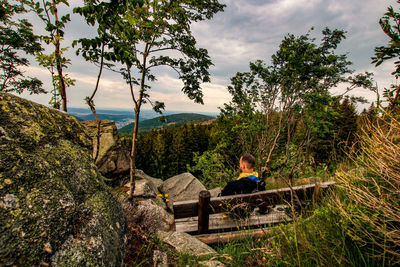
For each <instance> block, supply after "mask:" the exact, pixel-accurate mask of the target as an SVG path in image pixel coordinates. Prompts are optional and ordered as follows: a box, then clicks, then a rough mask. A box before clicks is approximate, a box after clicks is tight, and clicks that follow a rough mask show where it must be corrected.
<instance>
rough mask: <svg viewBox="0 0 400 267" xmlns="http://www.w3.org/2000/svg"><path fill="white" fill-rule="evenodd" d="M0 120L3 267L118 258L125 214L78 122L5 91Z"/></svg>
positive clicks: (1, 97) (90, 262) (96, 262)
mask: <svg viewBox="0 0 400 267" xmlns="http://www.w3.org/2000/svg"><path fill="white" fill-rule="evenodd" d="M0 126H1V127H2V128H3V129H4V131H6V133H7V135H8V137H9V139H7V140H5V139H1V137H0V218H2V219H1V220H0V232H1V233H2V238H1V239H0V266H2V265H13V264H15V265H33V266H38V265H39V264H40V262H46V263H49V264H52V265H61V266H63V265H64V266H75V265H80V264H73V263H75V262H80V263H85V265H88V266H99V265H102V264H104V263H105V262H107V263H109V264H107V265H118V262H121V255H122V250H123V235H124V231H125V218H124V215H123V213H122V208H121V206H120V204H119V202H118V201H117V200H116V199H115V198H114V196H113V195H112V194H111V193H110V192H109V190H108V188H107V186H106V185H105V184H104V183H103V182H102V179H101V178H100V177H101V176H100V174H99V172H98V170H97V168H96V166H95V165H94V163H93V160H92V157H91V152H90V148H91V141H90V138H89V137H88V135H87V134H86V132H85V131H84V128H83V127H82V126H81V125H80V124H79V122H78V121H77V120H76V119H75V118H74V117H72V116H70V115H68V114H63V113H61V112H59V111H57V110H51V109H48V108H46V107H44V106H41V105H37V104H34V103H32V102H29V101H27V100H24V99H20V98H18V97H16V96H12V95H8V94H4V93H0ZM92 224H93V225H94V227H93V229H92ZM117 224H118V225H119V227H116V225H117ZM110 226H111V227H110ZM93 240H97V241H96V242H94V243H93V242H92V241H93ZM101 248H106V249H101ZM78 256H79V257H78ZM78 258H79V260H78ZM56 263H60V264H56Z"/></svg>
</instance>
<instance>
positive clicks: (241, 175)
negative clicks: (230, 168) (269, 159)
mask: <svg viewBox="0 0 400 267" xmlns="http://www.w3.org/2000/svg"><path fill="white" fill-rule="evenodd" d="M249 176H256V177H258V172H242V173H241V174H240V175H239V177H238V178H237V180H240V179H242V178H246V177H249Z"/></svg>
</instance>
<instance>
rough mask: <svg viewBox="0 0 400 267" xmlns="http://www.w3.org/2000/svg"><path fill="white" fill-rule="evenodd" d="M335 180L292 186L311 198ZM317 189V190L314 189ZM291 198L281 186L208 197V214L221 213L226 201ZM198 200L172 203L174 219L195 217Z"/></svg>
mask: <svg viewBox="0 0 400 267" xmlns="http://www.w3.org/2000/svg"><path fill="white" fill-rule="evenodd" d="M334 184H335V182H324V183H317V184H309V185H301V186H294V187H292V190H293V193H295V194H296V195H297V197H298V199H299V200H305V199H312V198H313V197H314V194H315V193H317V192H318V194H319V191H320V190H325V189H328V188H330V187H333V186H334ZM316 189H317V190H316ZM291 198H292V191H291V189H290V188H281V189H274V190H266V191H261V192H257V193H252V194H241V195H234V196H225V197H215V198H211V199H210V205H209V211H208V212H209V214H214V213H221V212H224V211H226V210H225V209H226V208H225V207H224V206H226V204H227V203H243V202H246V203H250V204H251V203H255V202H256V201H257V200H262V201H264V202H266V203H268V204H270V205H278V204H284V203H287V202H288V201H290V200H291ZM198 207H199V201H198V200H187V201H177V202H175V203H174V204H173V210H174V216H175V219H180V218H187V217H195V216H197V215H198V212H199V211H198Z"/></svg>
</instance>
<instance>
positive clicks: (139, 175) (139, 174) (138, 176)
mask: <svg viewBox="0 0 400 267" xmlns="http://www.w3.org/2000/svg"><path fill="white" fill-rule="evenodd" d="M135 176H136V179H139V180H140V179H144V180H147V181H150V182H151V183H152V184H153V185H154V187H155V188H157V189H158V188H159V187H160V186H161V185H162V183H163V182H164V181H163V180H161V179H158V178H153V177H151V176H149V175H147V174H145V173H144V171H142V170H139V169H136V170H135Z"/></svg>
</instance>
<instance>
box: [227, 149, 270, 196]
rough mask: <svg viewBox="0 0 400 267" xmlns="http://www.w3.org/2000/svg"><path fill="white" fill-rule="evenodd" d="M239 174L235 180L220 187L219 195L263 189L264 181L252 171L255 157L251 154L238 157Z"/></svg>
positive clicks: (246, 192) (247, 192)
mask: <svg viewBox="0 0 400 267" xmlns="http://www.w3.org/2000/svg"><path fill="white" fill-rule="evenodd" d="M239 164H240V171H241V173H240V175H239V177H238V178H237V180H234V181H230V182H228V184H227V185H226V186H225V187H224V189H222V191H221V196H230V195H236V194H249V193H254V192H257V191H263V190H265V182H264V180H263V179H260V178H259V177H258V173H257V172H255V171H254V165H255V164H256V159H255V158H254V157H253V155H251V154H249V153H246V154H243V155H242V156H241V157H240V161H239Z"/></svg>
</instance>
